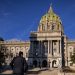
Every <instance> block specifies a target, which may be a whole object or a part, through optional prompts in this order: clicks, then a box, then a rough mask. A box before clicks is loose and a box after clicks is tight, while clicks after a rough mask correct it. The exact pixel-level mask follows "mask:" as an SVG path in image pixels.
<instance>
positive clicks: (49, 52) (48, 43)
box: [48, 40, 50, 54]
mask: <svg viewBox="0 0 75 75" xmlns="http://www.w3.org/2000/svg"><path fill="white" fill-rule="evenodd" d="M49 53H50V42H49V40H48V54H49Z"/></svg>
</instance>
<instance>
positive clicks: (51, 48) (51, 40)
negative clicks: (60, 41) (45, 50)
mask: <svg viewBox="0 0 75 75" xmlns="http://www.w3.org/2000/svg"><path fill="white" fill-rule="evenodd" d="M49 50H50V54H51V55H52V40H50V49H49Z"/></svg>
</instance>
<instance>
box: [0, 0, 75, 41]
mask: <svg viewBox="0 0 75 75" xmlns="http://www.w3.org/2000/svg"><path fill="white" fill-rule="evenodd" d="M51 3H52V7H53V10H54V12H55V13H56V14H58V15H59V16H60V17H61V20H62V24H63V26H64V32H65V34H66V35H67V36H68V37H69V38H70V39H75V0H0V37H3V38H4V39H5V40H9V39H13V38H16V39H20V40H28V39H29V36H30V32H31V31H36V30H37V27H38V25H39V21H40V19H41V17H42V16H43V15H44V14H45V13H46V12H47V11H48V9H49V7H50V4H51Z"/></svg>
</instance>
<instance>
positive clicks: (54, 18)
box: [38, 7, 63, 31]
mask: <svg viewBox="0 0 75 75" xmlns="http://www.w3.org/2000/svg"><path fill="white" fill-rule="evenodd" d="M38 31H63V27H62V22H61V19H60V17H59V16H58V15H56V14H55V13H54V12H53V9H52V7H50V9H49V11H48V12H47V13H46V14H45V15H44V16H42V18H41V20H40V24H39V27H38Z"/></svg>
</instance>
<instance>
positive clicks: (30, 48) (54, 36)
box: [0, 6, 75, 68]
mask: <svg viewBox="0 0 75 75" xmlns="http://www.w3.org/2000/svg"><path fill="white" fill-rule="evenodd" d="M0 45H1V47H2V48H1V49H4V50H6V51H7V52H8V56H7V58H6V62H9V63H10V61H11V60H12V58H13V57H15V56H16V55H17V54H18V52H19V51H22V52H23V53H24V57H25V58H26V60H27V62H28V64H29V65H30V66H34V67H38V66H39V67H50V68H52V67H53V68H61V67H63V66H72V62H71V61H70V56H71V55H72V54H73V51H74V49H75V41H71V40H69V39H68V38H67V36H66V35H65V34H64V29H63V25H62V22H61V19H60V17H59V16H58V15H56V14H55V13H54V11H53V9H52V7H51V6H50V9H49V10H48V12H47V13H46V14H45V15H44V16H42V18H41V20H40V23H39V25H38V30H37V31H35V32H34V31H33V32H31V34H30V41H26V42H25V41H3V42H2V41H1V42H0ZM9 63H8V64H9Z"/></svg>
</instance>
